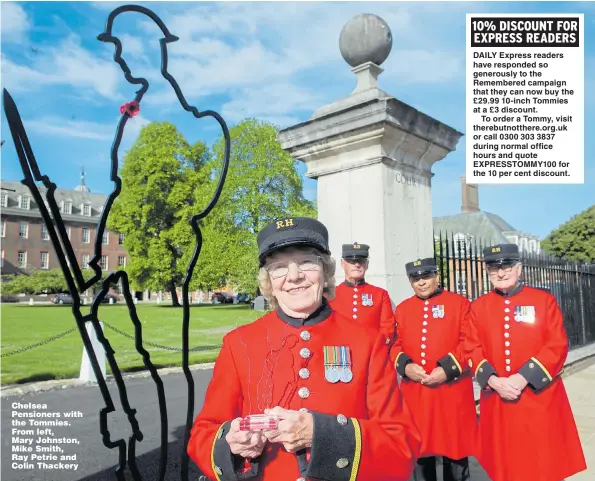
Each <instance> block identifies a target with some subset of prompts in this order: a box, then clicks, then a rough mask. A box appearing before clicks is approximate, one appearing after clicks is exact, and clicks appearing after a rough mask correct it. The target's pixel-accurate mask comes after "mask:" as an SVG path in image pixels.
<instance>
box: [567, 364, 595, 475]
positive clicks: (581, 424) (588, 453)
mask: <svg viewBox="0 0 595 481" xmlns="http://www.w3.org/2000/svg"><path fill="white" fill-rule="evenodd" d="M564 386H566V391H567V392H568V397H569V399H570V404H571V405H572V412H573V413H574V419H575V421H576V425H577V428H578V432H579V435H580V437H581V443H582V445H583V452H584V453H585V458H586V460H587V471H583V472H582V473H579V474H576V475H574V476H571V477H570V478H568V481H593V480H595V364H592V365H590V366H589V367H587V368H585V369H583V370H581V371H578V372H576V373H574V374H572V375H571V376H569V377H567V378H566V379H564Z"/></svg>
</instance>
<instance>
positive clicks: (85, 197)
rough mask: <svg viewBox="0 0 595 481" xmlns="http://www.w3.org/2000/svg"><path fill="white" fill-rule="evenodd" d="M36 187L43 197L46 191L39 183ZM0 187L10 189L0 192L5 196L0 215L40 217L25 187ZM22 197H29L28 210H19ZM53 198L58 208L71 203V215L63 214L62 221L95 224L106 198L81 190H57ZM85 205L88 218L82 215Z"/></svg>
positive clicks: (4, 184)
mask: <svg viewBox="0 0 595 481" xmlns="http://www.w3.org/2000/svg"><path fill="white" fill-rule="evenodd" d="M38 186H39V191H40V192H41V193H42V195H43V196H44V197H45V192H46V191H47V189H46V188H45V187H43V186H42V185H40V184H39V183H38ZM1 187H2V188H3V189H10V190H2V191H1V193H2V194H6V196H7V206H6V207H2V214H5V215H17V216H23V217H36V218H39V217H41V214H40V212H39V209H38V207H37V204H36V203H35V199H34V198H33V196H32V195H31V192H30V191H29V188H28V187H27V186H25V185H23V184H21V183H20V182H4V181H3V182H1ZM12 191H14V192H12ZM22 195H26V196H28V197H29V199H30V201H29V202H30V205H29V209H21V208H19V197H20V196H22ZM54 198H55V199H56V203H57V204H58V207H60V206H61V205H62V202H71V203H72V210H71V214H65V213H63V214H62V218H63V220H65V221H67V220H70V221H82V222H93V223H96V222H97V217H98V216H99V215H100V213H101V212H102V210H103V206H104V204H105V200H106V198H107V196H106V195H103V194H93V193H91V192H85V191H83V190H68V189H61V188H58V189H56V191H55V192H54ZM85 205H89V206H91V215H90V216H88V215H83V206H85Z"/></svg>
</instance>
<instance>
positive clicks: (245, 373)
mask: <svg viewBox="0 0 595 481" xmlns="http://www.w3.org/2000/svg"><path fill="white" fill-rule="evenodd" d="M258 247H259V253H260V255H259V261H260V266H261V267H260V275H259V284H260V288H261V292H262V293H263V295H264V296H265V297H266V298H267V299H268V300H269V303H270V304H271V306H272V307H273V308H274V309H275V310H274V311H272V312H269V313H268V314H265V315H264V316H263V317H261V318H260V319H258V320H256V321H254V322H253V323H251V324H248V325H246V326H242V327H239V328H237V329H235V330H233V331H231V332H230V333H228V334H227V335H226V336H225V337H224V339H223V347H222V349H221V353H220V354H219V357H218V358H217V362H216V363H215V368H214V372H213V379H212V381H211V383H210V385H209V387H208V389H207V392H206V396H205V400H204V405H203V408H202V410H201V412H200V413H199V415H198V416H197V418H196V420H195V423H194V426H193V428H192V432H191V437H190V442H189V444H188V453H189V455H190V457H191V458H192V459H193V460H194V461H195V462H196V463H197V464H198V466H199V468H200V469H201V470H202V472H203V473H204V474H205V475H206V476H207V477H208V478H209V479H212V480H217V481H231V480H239V479H253V480H263V481H296V480H303V481H305V479H307V478H311V479H319V480H326V481H349V480H359V481H383V480H385V481H399V480H402V481H406V480H407V479H408V478H409V477H410V475H411V473H412V471H413V467H414V465H415V462H416V459H417V456H418V453H419V448H420V437H419V433H418V431H417V428H416V427H415V425H414V424H413V422H412V420H411V417H410V415H409V412H408V411H407V408H406V407H405V406H404V405H403V403H402V400H401V396H400V392H399V388H398V384H397V379H396V376H395V373H394V370H393V369H392V366H391V364H390V362H389V358H388V354H389V353H388V348H387V344H386V337H385V336H380V335H379V334H378V332H376V331H375V330H373V329H370V328H367V327H364V326H361V325H357V324H355V323H353V322H352V321H351V320H349V319H346V318H344V317H342V316H340V315H338V314H336V313H335V312H333V311H332V309H331V308H330V307H329V304H328V301H327V300H326V298H331V299H332V297H333V295H334V278H333V276H334V272H335V263H334V261H333V259H332V258H331V257H330V252H329V248H328V232H327V229H326V228H325V226H324V225H322V224H321V223H320V222H318V221H317V220H315V219H310V218H290V219H283V220H280V221H278V222H275V223H273V224H271V225H269V226H267V227H266V228H265V229H263V231H261V232H260V233H259V235H258ZM323 293H324V296H323ZM249 415H266V416H267V418H265V419H264V420H262V419H261V420H260V421H261V423H260V424H258V423H257V422H256V421H255V420H254V418H248V416H249Z"/></svg>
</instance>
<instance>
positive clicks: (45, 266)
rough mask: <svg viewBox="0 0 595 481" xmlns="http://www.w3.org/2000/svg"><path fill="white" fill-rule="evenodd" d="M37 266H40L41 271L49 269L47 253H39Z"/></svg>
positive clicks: (48, 255)
mask: <svg viewBox="0 0 595 481" xmlns="http://www.w3.org/2000/svg"><path fill="white" fill-rule="evenodd" d="M39 264H40V267H41V268H42V269H49V267H50V254H49V252H41V254H40V262H39Z"/></svg>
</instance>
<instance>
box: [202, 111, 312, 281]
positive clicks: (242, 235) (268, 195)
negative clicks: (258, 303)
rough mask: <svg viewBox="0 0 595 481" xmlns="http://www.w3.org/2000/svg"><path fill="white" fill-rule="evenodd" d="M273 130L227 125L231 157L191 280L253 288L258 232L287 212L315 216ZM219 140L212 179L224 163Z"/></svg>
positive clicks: (262, 125) (249, 123) (247, 123)
mask: <svg viewBox="0 0 595 481" xmlns="http://www.w3.org/2000/svg"><path fill="white" fill-rule="evenodd" d="M277 133H278V130H277V128H276V127H275V126H274V125H272V124H270V123H267V122H261V121H258V120H255V119H247V120H244V121H243V122H241V123H239V124H238V125H236V126H234V127H233V128H231V129H230V136H231V139H232V146H231V158H230V165H229V170H228V173H227V179H226V182H225V186H224V188H223V192H222V194H221V197H220V199H219V203H218V204H217V206H216V207H215V208H214V209H213V211H212V212H211V214H210V215H209V216H208V217H207V218H206V219H205V223H204V227H205V229H204V239H205V246H204V251H203V253H202V254H201V257H200V258H199V262H198V265H197V272H199V275H198V276H196V280H195V282H196V283H197V285H200V283H201V282H203V281H204V280H206V279H211V282H213V281H215V280H219V282H221V283H223V282H224V281H227V282H228V283H233V284H235V285H236V286H237V287H239V288H241V289H243V290H247V291H250V292H255V291H256V289H257V279H256V278H257V273H258V248H257V244H256V237H257V234H258V232H259V231H260V230H261V229H262V228H263V227H265V226H266V225H267V224H269V223H270V222H273V221H275V220H277V219H279V218H283V217H288V216H309V217H316V208H315V205H314V203H313V202H311V201H308V200H307V199H305V198H304V196H303V185H302V179H301V177H300V175H299V173H298V172H297V169H296V165H295V161H294V160H293V159H292V158H291V156H290V155H289V154H288V153H287V152H285V151H284V150H283V149H282V148H281V145H280V144H279V142H278V141H277ZM223 148H224V143H223V138H220V139H219V140H218V142H216V144H215V145H214V147H213V158H212V159H211V161H210V162H209V163H208V169H207V170H208V175H209V177H210V179H211V180H212V181H215V180H216V179H217V178H218V176H219V172H220V169H221V167H222V165H223V164H222V162H223ZM213 189H214V186H212V188H211V189H210V191H209V190H205V189H202V190H200V191H199V195H200V196H201V197H200V198H197V199H196V203H199V204H204V203H205V196H206V197H207V198H210V196H211V195H212V190H213Z"/></svg>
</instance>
